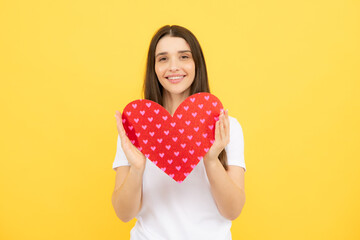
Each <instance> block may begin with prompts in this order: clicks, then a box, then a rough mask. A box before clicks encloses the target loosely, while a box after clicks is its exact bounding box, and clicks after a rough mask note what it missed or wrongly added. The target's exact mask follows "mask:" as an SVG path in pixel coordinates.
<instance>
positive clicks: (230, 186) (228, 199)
mask: <svg viewBox="0 0 360 240" xmlns="http://www.w3.org/2000/svg"><path fill="white" fill-rule="evenodd" d="M215 160H217V161H215ZM204 165H205V168H206V173H207V176H208V179H209V182H210V186H211V193H212V195H213V197H214V199H215V202H216V205H217V207H218V209H219V212H220V214H221V215H222V216H223V217H225V218H227V219H229V220H231V221H233V220H235V219H236V218H237V217H238V216H239V215H240V213H241V211H242V209H243V207H244V204H245V191H244V169H243V168H242V167H239V166H229V168H228V171H226V170H225V169H224V167H223V165H222V164H221V162H220V160H219V159H206V158H204Z"/></svg>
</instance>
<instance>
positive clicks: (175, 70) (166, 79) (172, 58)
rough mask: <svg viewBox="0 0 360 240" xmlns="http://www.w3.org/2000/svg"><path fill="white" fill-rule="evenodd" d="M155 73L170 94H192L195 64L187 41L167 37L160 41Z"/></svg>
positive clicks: (157, 47) (156, 54)
mask: <svg viewBox="0 0 360 240" xmlns="http://www.w3.org/2000/svg"><path fill="white" fill-rule="evenodd" d="M155 72H156V75H157V77H158V79H159V81H160V84H161V85H162V86H163V88H164V90H166V91H168V92H169V93H170V94H184V93H185V94H186V95H189V94H190V86H191V84H192V82H193V81H194V78H195V62H194V60H193V58H192V54H191V50H190V46H189V44H188V43H187V42H186V41H185V39H183V38H180V37H169V36H165V37H163V38H161V39H160V40H159V42H158V44H157V46H156V49H155Z"/></svg>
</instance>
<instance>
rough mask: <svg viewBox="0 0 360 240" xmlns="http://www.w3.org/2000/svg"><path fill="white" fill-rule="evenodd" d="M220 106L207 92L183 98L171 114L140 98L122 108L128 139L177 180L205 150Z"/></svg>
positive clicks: (217, 117)
mask: <svg viewBox="0 0 360 240" xmlns="http://www.w3.org/2000/svg"><path fill="white" fill-rule="evenodd" d="M222 108H223V106H222V104H221V102H220V100H219V99H218V98H217V97H215V96H214V95H212V94H210V93H203V92H202V93H196V94H194V95H192V96H189V97H188V98H186V99H185V100H184V101H183V102H182V103H181V104H180V105H179V107H178V108H177V109H176V111H175V113H174V115H173V116H171V115H170V114H169V112H168V111H167V110H166V109H165V108H163V107H162V106H161V105H160V104H158V103H156V102H153V101H150V100H146V99H140V100H135V101H132V102H130V103H129V104H128V105H126V107H125V108H124V110H123V113H122V119H123V126H124V129H125V131H126V134H127V136H128V137H129V139H130V141H131V142H132V143H133V144H134V145H135V147H137V148H138V149H139V150H140V151H141V152H142V153H143V154H144V155H145V156H146V157H147V158H148V159H149V160H150V161H152V162H153V163H154V164H155V165H156V166H158V167H159V168H160V169H161V170H162V171H164V172H165V173H166V174H167V175H169V176H170V177H171V178H173V179H174V180H175V181H177V182H178V183H181V182H183V181H184V180H185V178H186V177H187V176H188V175H189V174H190V173H191V172H192V170H193V169H194V168H195V167H196V165H197V164H198V163H199V161H200V160H201V159H202V158H203V157H204V155H205V154H206V153H207V152H208V151H209V149H210V147H211V145H212V144H213V143H214V140H215V123H216V121H217V120H218V119H219V115H220V110H221V109H222Z"/></svg>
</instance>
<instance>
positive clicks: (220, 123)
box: [219, 111, 224, 141]
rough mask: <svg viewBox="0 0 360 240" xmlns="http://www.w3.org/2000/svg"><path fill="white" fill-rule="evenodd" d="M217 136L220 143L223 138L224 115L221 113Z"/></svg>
mask: <svg viewBox="0 0 360 240" xmlns="http://www.w3.org/2000/svg"><path fill="white" fill-rule="evenodd" d="M219 132H220V134H219V136H220V140H221V141H222V140H223V138H224V113H223V111H222V112H221V113H220V118H219Z"/></svg>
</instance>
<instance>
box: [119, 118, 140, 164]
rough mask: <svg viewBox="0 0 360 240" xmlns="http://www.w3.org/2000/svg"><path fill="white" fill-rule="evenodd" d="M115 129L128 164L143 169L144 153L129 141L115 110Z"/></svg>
mask: <svg viewBox="0 0 360 240" xmlns="http://www.w3.org/2000/svg"><path fill="white" fill-rule="evenodd" d="M115 118H116V125H117V130H118V133H119V136H120V140H121V147H122V149H123V151H124V153H125V156H126V158H127V160H128V161H129V163H130V165H131V166H133V167H135V169H136V170H140V171H143V170H144V169H145V163H146V157H145V155H144V154H143V153H142V152H140V151H139V149H137V148H136V147H135V146H134V144H132V142H131V141H130V139H129V138H128V136H127V135H126V132H125V129H124V126H123V123H122V117H121V113H120V112H119V111H116V113H115Z"/></svg>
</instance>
